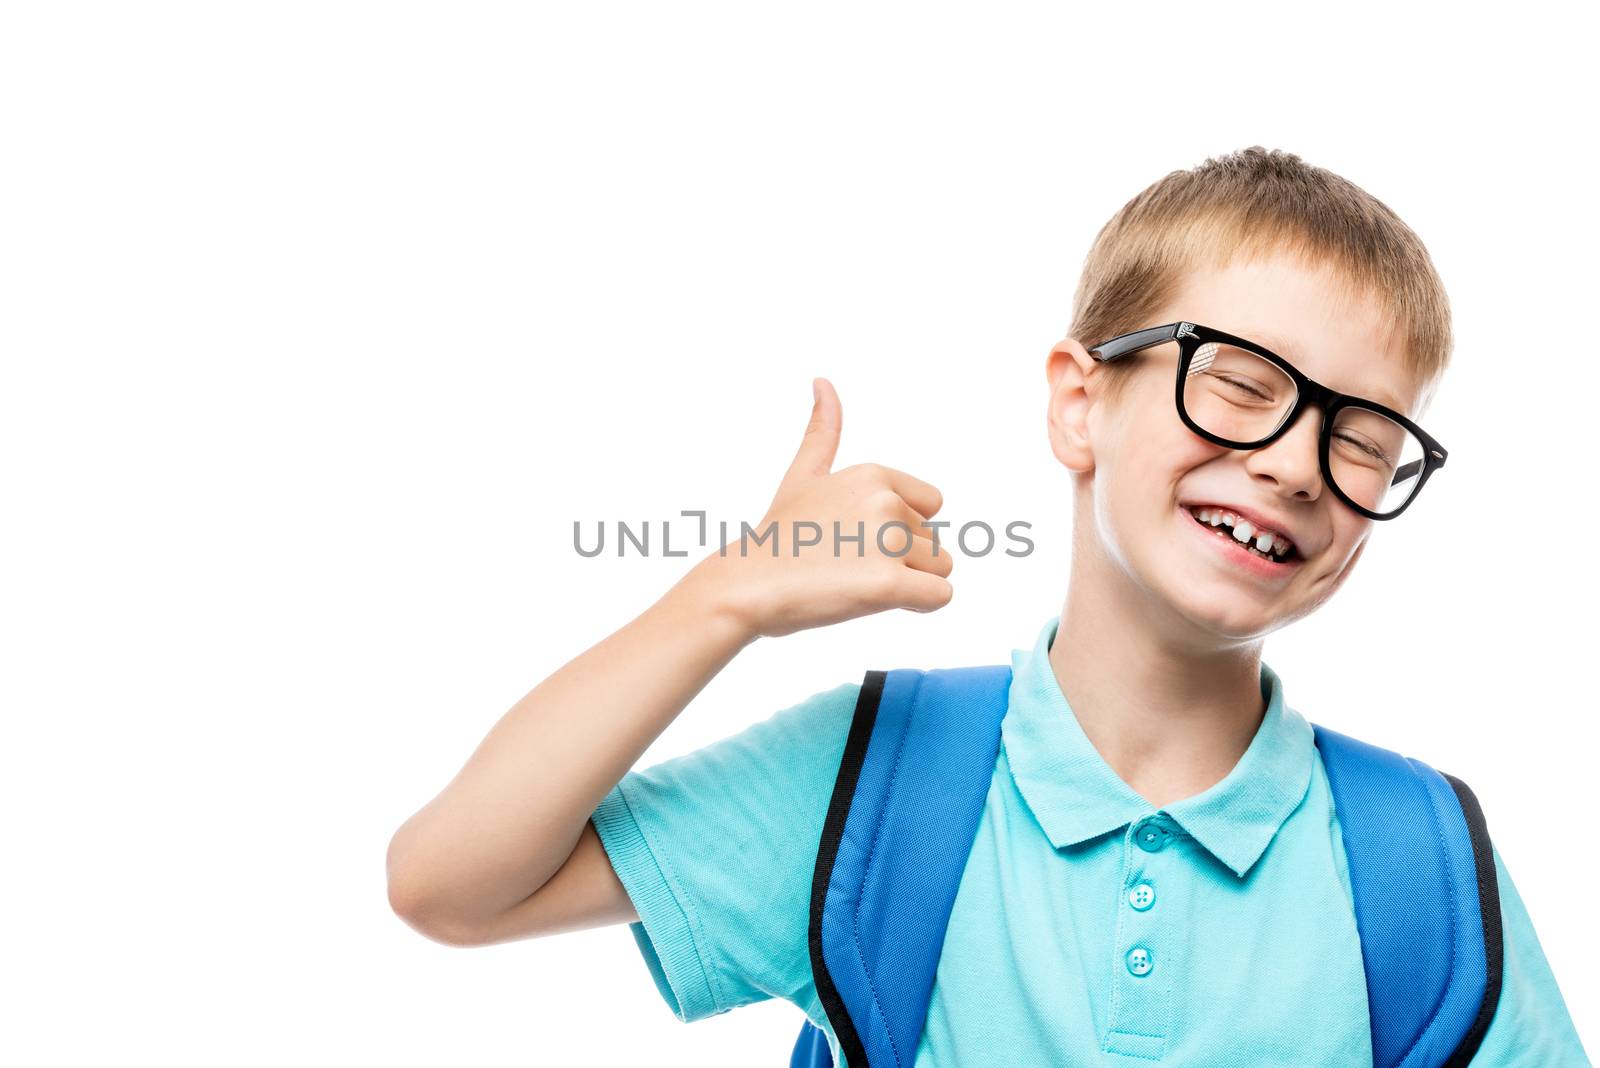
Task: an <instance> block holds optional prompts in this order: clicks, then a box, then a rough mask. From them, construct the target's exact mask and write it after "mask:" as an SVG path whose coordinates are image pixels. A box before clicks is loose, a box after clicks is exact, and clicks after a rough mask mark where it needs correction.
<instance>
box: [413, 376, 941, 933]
mask: <svg viewBox="0 0 1600 1068" xmlns="http://www.w3.org/2000/svg"><path fill="white" fill-rule="evenodd" d="M840 422H841V417H840V411H839V402H838V398H837V397H836V396H835V395H834V393H833V390H832V387H831V386H830V385H828V384H827V382H826V380H825V379H819V380H817V383H816V386H815V392H814V403H813V407H812V414H811V422H810V424H809V425H808V426H807V428H806V433H805V437H804V439H803V440H802V442H801V446H800V450H799V452H798V453H797V455H796V456H795V459H794V462H793V463H792V464H791V465H790V468H789V470H788V472H787V473H786V474H785V476H784V478H783V481H782V482H781V483H780V485H779V488H778V492H777V494H776V495H775V497H774V499H773V503H772V505H771V507H770V508H769V509H768V511H767V514H766V516H765V517H763V519H762V521H761V523H760V524H759V526H758V529H759V530H764V529H765V528H766V527H767V525H768V524H769V523H773V524H776V529H777V531H778V542H777V546H778V552H777V553H775V554H774V553H773V550H772V549H768V548H766V547H765V546H763V547H762V548H759V549H754V550H752V551H751V552H750V554H749V555H743V554H740V553H739V551H738V548H737V546H735V547H734V548H732V549H730V550H729V551H728V553H727V555H722V554H720V553H712V554H711V555H709V556H707V557H706V558H705V559H704V560H702V561H701V562H700V563H699V564H697V565H696V566H695V567H694V568H693V569H692V570H691V571H690V572H689V574H687V575H686V576H685V577H684V578H683V580H682V581H680V582H679V583H678V584H677V585H675V586H674V587H672V589H671V590H669V591H668V592H667V594H666V595H665V596H663V597H662V598H661V600H660V601H658V602H656V603H655V604H654V605H652V606H651V607H650V608H648V609H647V610H646V611H645V612H643V613H642V614H641V615H639V616H638V617H636V618H635V619H633V620H632V621H630V622H629V623H627V624H626V625H625V626H623V627H622V628H621V629H620V630H618V631H616V632H615V633H613V634H611V635H610V636H609V637H607V638H605V639H604V640H603V641H601V642H600V643H599V644H597V645H595V646H594V647H593V648H591V649H589V650H588V651H586V652H584V653H583V654H581V655H580V656H578V657H577V658H575V659H574V660H572V661H570V662H569V663H567V664H566V665H564V666H563V667H562V668H561V669H560V670H558V671H557V672H556V673H555V674H553V675H551V676H550V677H549V678H547V679H545V680H544V681H543V682H541V683H540V684H539V685H538V686H536V687H535V688H534V689H533V690H532V691H531V692H529V693H528V694H527V695H526V696H525V697H523V698H522V700H520V701H518V702H517V703H516V705H514V706H513V707H512V708H511V710H510V711H509V712H507V713H506V714H505V716H504V717H502V719H501V720H500V721H499V722H498V723H497V724H495V726H494V727H493V729H492V730H491V731H490V732H489V734H488V736H487V737H485V738H484V740H483V741H482V743H480V744H479V746H478V748H477V750H476V751H475V752H474V753H473V754H472V756H471V757H470V758H469V759H468V761H467V763H466V765H465V766H464V767H463V768H462V769H461V770H460V771H459V772H458V773H457V774H456V776H455V778H453V779H452V780H451V781H450V782H449V784H447V785H446V786H445V788H444V789H443V790H442V791H441V792H440V793H439V795H438V796H437V797H435V798H434V799H433V800H432V801H430V802H428V804H426V805H425V806H423V808H422V809H421V810H419V811H418V812H417V813H416V814H415V815H413V816H412V817H411V818H410V819H409V820H407V821H406V822H405V824H404V825H402V826H401V827H400V829H399V830H398V831H397V832H396V833H395V835H394V838H393V840H392V841H391V842H390V845H389V852H388V886H389V900H390V903H391V906H392V907H393V908H394V910H395V912H396V913H398V914H399V915H400V916H401V917H402V918H403V919H405V920H406V921H407V922H408V923H410V924H411V925H412V926H413V927H415V928H417V929H418V930H419V931H421V932H423V933H424V934H427V935H428V936H430V937H433V938H435V939H437V940H439V941H443V942H448V943H451V944H458V945H467V944H484V943H487V942H495V941H505V940H507V939H510V938H516V937H526V936H528V935H539V934H551V933H555V932H556V931H560V930H572V929H575V928H580V927H589V926H595V925H598V924H603V923H617V922H624V921H628V920H630V919H632V918H634V914H633V910H632V906H631V904H628V903H627V898H626V895H625V893H623V890H622V887H621V884H620V883H619V881H618V880H617V877H616V875H615V873H614V872H613V870H612V869H611V867H610V864H609V862H608V861H607V859H606V856H605V854H604V852H603V851H602V850H601V849H600V848H599V842H598V840H597V839H596V836H595V832H594V830H593V827H592V825H591V824H590V823H589V817H590V814H591V813H593V812H594V810H595V808H596V806H597V805H599V803H600V801H601V800H602V799H603V798H604V797H605V795H606V794H607V793H608V792H610V790H611V788H612V787H613V786H615V785H616V784H617V783H618V781H619V780H621V778H622V777H623V775H624V774H625V773H626V772H627V771H628V769H629V768H630V767H632V766H633V764H634V763H635V762H637V761H638V759H639V757H640V756H641V755H642V754H643V753H644V751H645V750H646V749H647V748H648V747H649V745H650V743H651V742H653V741H654V740H655V739H656V738H657V737H658V736H659V735H660V733H661V731H662V730H664V729H665V728H666V726H667V724H669V723H670V722H672V720H673V718H674V717H676V716H677V715H678V713H680V712H681V711H682V710H683V709H684V707H685V706H686V705H687V704H688V703H689V701H690V700H691V699H692V698H693V697H694V696H695V694H697V693H699V691H700V690H701V689H702V688H703V687H704V686H705V684H706V683H707V682H709V681H710V680H711V679H712V678H713V677H715V676H716V674H717V672H719V671H720V670H722V668H723V667H724V666H726V665H727V663H728V662H729V661H730V660H732V658H733V657H734V656H735V655H737V653H738V652H739V651H740V650H741V649H743V648H744V647H745V646H746V645H748V644H750V643H751V642H752V641H754V640H755V639H756V638H758V637H761V636H775V635H780V634H788V633H792V632H794V631H798V630H802V629H806V628H809V627H817V626H826V625H828V624H830V623H836V622H840V621H842V620H845V619H850V618H854V617H856V616H860V615H866V614H869V613H871V612H877V611H883V610H885V609H888V608H893V607H903V608H910V609H913V610H916V611H931V610H933V609H935V608H938V607H941V606H942V605H944V604H945V603H947V602H948V601H949V599H950V594H951V587H950V583H949V582H948V579H947V576H948V575H949V573H950V570H951V557H950V554H949V553H948V552H941V551H938V550H937V549H936V548H935V547H934V546H933V544H932V541H931V539H929V538H927V537H924V536H921V535H918V536H917V537H915V538H914V539H913V543H912V546H911V548H910V551H908V552H907V553H905V554H904V555H901V556H894V555H889V554H886V553H884V552H882V551H880V550H879V549H878V547H877V545H876V539H875V537H874V532H875V531H876V530H877V528H878V527H879V526H881V525H882V524H885V523H889V522H891V521H898V522H903V523H906V524H907V526H909V527H910V528H911V529H912V530H917V529H919V524H920V523H921V522H922V521H923V520H924V519H926V518H928V517H930V516H932V515H933V514H934V513H935V512H936V511H937V510H938V508H939V507H940V504H941V499H940V496H939V491H938V490H937V489H935V488H934V487H933V486H931V485H929V484H928V483H926V482H923V481H921V480H920V479H916V478H913V477H912V476H910V475H907V474H904V473H903V472H899V471H895V470H893V469H891V468H885V467H880V466H878V465H875V464H863V465H857V466H855V467H850V468H846V469H844V470H841V471H837V472H833V471H830V468H831V467H832V464H833V457H834V454H835V452H836V451H837V447H838V440H839V427H840ZM833 521H838V522H839V523H840V525H841V528H842V529H843V530H844V531H845V532H851V531H854V530H855V529H856V524H857V523H863V524H864V525H865V529H866V530H867V532H868V533H867V536H866V538H865V539H864V545H863V546H862V550H861V555H859V556H858V555H857V554H856V553H855V552H853V551H850V550H851V548H853V547H854V546H853V544H852V545H851V546H850V548H846V549H845V550H844V551H843V552H842V553H840V554H838V555H835V554H834V553H833V551H832V544H831V539H829V538H826V537H825V538H824V539H823V540H822V543H821V544H818V545H815V546H810V547H806V546H803V545H796V544H792V538H791V532H792V531H793V524H795V523H803V522H814V523H818V524H820V525H821V526H822V528H823V529H824V530H825V531H831V524H832V522H833ZM887 540H888V541H889V543H890V545H891V547H896V543H895V540H894V538H893V536H892V535H891V536H889V538H888V539H887ZM802 550H803V551H802ZM769 554H770V555H769Z"/></svg>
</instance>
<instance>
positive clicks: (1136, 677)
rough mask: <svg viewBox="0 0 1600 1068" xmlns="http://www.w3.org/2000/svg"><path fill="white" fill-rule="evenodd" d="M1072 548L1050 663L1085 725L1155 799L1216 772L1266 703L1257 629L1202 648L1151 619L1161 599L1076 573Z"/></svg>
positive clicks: (1244, 744) (1193, 789)
mask: <svg viewBox="0 0 1600 1068" xmlns="http://www.w3.org/2000/svg"><path fill="white" fill-rule="evenodd" d="M1075 558H1076V559H1075V562H1074V564H1073V568H1072V571H1073V579H1072V581H1071V583H1070V585H1069V589H1068V593H1067V599H1066V604H1065V606H1064V607H1063V608H1062V612H1061V623H1060V626H1059V628H1058V629H1057V631H1056V636H1055V640H1054V641H1053V642H1052V643H1051V646H1050V665H1051V668H1052V669H1053V670H1054V672H1055V676H1056V681H1057V683H1058V684H1059V685H1060V687H1061V692H1062V694H1063V695H1064V696H1065V697H1066V699H1067V704H1068V705H1070V706H1071V708H1072V712H1073V714H1074V715H1075V716H1076V717H1077V720H1078V723H1079V724H1080V725H1081V726H1082V728H1083V732H1084V734H1085V735H1086V736H1087V737H1088V739H1089V741H1090V742H1091V743H1092V744H1093V745H1094V747H1095V749H1096V750H1097V751H1098V752H1099V753H1100V756H1101V758H1102V759H1104V760H1105V762H1106V763H1107V764H1108V765H1110V767H1111V769H1112V770H1113V771H1115V772H1116V773H1117V776H1118V777H1119V778H1121V779H1122V781H1124V782H1126V783H1127V784H1128V785H1129V786H1130V787H1132V788H1133V789H1134V790H1135V791H1136V792H1138V794H1139V795H1140V796H1141V797H1143V798H1144V799H1145V800H1146V801H1149V802H1150V804H1151V806H1152V807H1154V808H1162V807H1165V806H1167V805H1170V804H1172V803H1173V802H1175V801H1180V800H1182V799H1184V798H1186V797H1190V796H1192V795H1194V794H1198V793H1200V792H1202V791H1204V790H1206V789H1207V788H1209V787H1211V786H1212V785H1214V784H1216V783H1217V782H1219V781H1221V780H1222V779H1223V778H1224V777H1225V776H1226V775H1227V774H1228V772H1229V771H1231V770H1233V767H1234V765H1235V764H1237V763H1238V762H1239V758H1240V757H1241V756H1243V755H1244V752H1245V750H1246V749H1248V748H1249V747H1250V742H1251V740H1252V739H1253V738H1254V737H1255V733H1256V729H1257V728H1258V727H1259V726H1260V725H1261V718H1262V715H1263V714H1264V713H1265V711H1266V701H1265V700H1264V699H1263V698H1262V696H1261V682H1260V670H1261V667H1260V665H1261V642H1260V639H1256V640H1255V641H1252V642H1249V643H1244V644H1236V645H1232V646H1226V647H1209V648H1207V647H1196V646H1195V645H1194V644H1193V643H1192V641H1188V642H1186V641H1185V640H1184V639H1183V636H1181V635H1174V634H1168V633H1164V632H1163V631H1162V629H1161V628H1160V627H1152V626H1151V620H1152V619H1153V618H1157V619H1158V618H1162V617H1163V616H1164V615H1165V614H1167V613H1170V608H1163V606H1157V605H1154V604H1151V603H1150V602H1149V599H1148V597H1143V598H1141V597H1140V596H1139V594H1138V593H1137V592H1135V591H1133V590H1130V589H1129V588H1128V587H1127V585H1126V584H1120V585H1118V586H1117V587H1116V588H1112V584H1110V583H1097V582H1094V581H1092V580H1090V579H1091V576H1090V575H1087V574H1082V575H1080V573H1079V571H1080V569H1079V566H1078V563H1077V562H1076V561H1077V559H1082V558H1083V557H1082V556H1079V555H1078V554H1075ZM1085 580H1090V581H1085Z"/></svg>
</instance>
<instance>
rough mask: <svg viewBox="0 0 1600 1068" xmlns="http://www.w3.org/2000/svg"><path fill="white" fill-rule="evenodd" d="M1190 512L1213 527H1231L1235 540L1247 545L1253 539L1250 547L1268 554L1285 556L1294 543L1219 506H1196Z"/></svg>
mask: <svg viewBox="0 0 1600 1068" xmlns="http://www.w3.org/2000/svg"><path fill="white" fill-rule="evenodd" d="M1190 514H1192V515H1193V516H1194V517H1195V518H1197V519H1199V520H1200V521H1201V522H1202V523H1206V524H1208V525H1210V526H1213V527H1221V526H1228V527H1231V528H1232V531H1231V533H1232V534H1233V537H1234V539H1235V540H1236V541H1240V542H1243V543H1244V544H1246V545H1249V544H1250V543H1251V541H1252V539H1253V540H1254V542H1255V544H1254V546H1252V547H1253V548H1255V549H1257V550H1259V551H1260V552H1262V553H1265V554H1267V555H1270V556H1280V557H1281V556H1286V555H1287V554H1288V553H1289V550H1290V549H1292V548H1293V547H1294V543H1293V542H1291V541H1290V540H1289V539H1288V538H1286V537H1285V536H1284V535H1282V534H1278V533H1275V532H1273V531H1270V530H1261V529H1260V528H1259V527H1257V526H1256V525H1255V524H1254V523H1251V522H1250V521H1249V520H1245V519H1240V518H1239V516H1238V515H1236V514H1235V513H1233V512H1229V511H1226V510H1224V509H1221V508H1196V509H1192V510H1191V513H1190Z"/></svg>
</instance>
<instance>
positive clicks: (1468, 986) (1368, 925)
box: [1313, 725, 1503, 1068]
mask: <svg viewBox="0 0 1600 1068" xmlns="http://www.w3.org/2000/svg"><path fill="white" fill-rule="evenodd" d="M1313 733H1314V735H1315V737H1316V743H1317V748H1318V750H1319V751H1320V752H1321V754H1322V763H1323V766H1324V768H1325V769H1326V770H1327V773H1328V785H1329V787H1330V789H1331V790H1332V793H1333V805H1334V811H1335V812H1336V813H1337V814H1338V817H1339V828H1340V832H1341V834H1342V836H1343V838H1344V849H1345V856H1346V858H1347V860H1348V862H1349V872H1350V890H1351V896H1352V898H1353V903H1354V906H1355V917H1356V926H1357V928H1358V930H1359V933H1360V937H1361V957H1362V966H1363V968H1364V969H1365V971H1366V978H1367V1001H1368V1006H1369V1009H1370V1012H1371V1017H1372V1059H1373V1065H1374V1068H1440V1066H1446V1068H1456V1066H1464V1065H1466V1064H1467V1063H1468V1062H1469V1061H1471V1059H1472V1055H1473V1054H1474V1053H1476V1052H1477V1049H1478V1045H1479V1043H1481V1042H1482V1041H1483V1036H1484V1033H1485V1032H1486V1031H1487V1030H1488V1029H1489V1021H1490V1020H1491V1019H1493V1017H1494V1011H1495V1007H1496V1005H1497V1004H1498V1003H1499V1000H1500V980H1501V970H1502V958H1503V943H1502V940H1501V928H1500V894H1499V883H1498V880H1497V879H1496V876H1495V867H1494V855H1493V852H1492V850H1491V846H1490V842H1489V830H1488V826H1487V824H1486V823H1485V822H1484V818H1483V810H1482V809H1481V808H1480V807H1479V805H1478V800H1477V798H1476V797H1475V796H1473V793H1472V791H1471V790H1469V789H1468V788H1467V785H1466V783H1464V782H1462V781H1461V780H1460V779H1457V778H1455V777H1453V776H1450V775H1442V774H1440V773H1439V772H1437V771H1435V770H1434V769H1433V768H1431V767H1429V766H1428V765H1427V764H1424V763H1423V762H1422V761H1420V760H1414V759H1410V758H1408V757H1403V756H1401V755H1400V754H1399V753H1395V752H1391V751H1390V750H1387V749H1380V748H1379V747H1377V746H1374V745H1369V744H1367V743H1366V742H1361V741H1357V740H1356V739H1354V738H1351V737H1349V736H1347V735H1344V734H1340V733H1339V732H1337V731H1332V730H1329V729H1327V728H1326V727H1322V726H1318V725H1313Z"/></svg>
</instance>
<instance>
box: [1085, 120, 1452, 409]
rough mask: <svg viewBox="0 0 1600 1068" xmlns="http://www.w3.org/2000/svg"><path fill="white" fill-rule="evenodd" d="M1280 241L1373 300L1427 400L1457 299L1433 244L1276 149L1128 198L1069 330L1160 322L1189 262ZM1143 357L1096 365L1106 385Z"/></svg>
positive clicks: (1104, 238) (1101, 332)
mask: <svg viewBox="0 0 1600 1068" xmlns="http://www.w3.org/2000/svg"><path fill="white" fill-rule="evenodd" d="M1276 251H1285V252H1289V253H1291V254H1298V255H1299V256H1301V257H1303V258H1304V259H1306V260H1308V261H1311V262H1325V263H1327V264H1329V265H1331V266H1332V267H1333V268H1335V269H1336V270H1337V271H1338V272H1339V273H1340V274H1342V275H1343V276H1344V277H1345V278H1346V279H1347V280H1348V281H1349V282H1350V283H1351V284H1352V285H1353V286H1354V287H1355V288H1356V290H1357V291H1358V292H1362V293H1367V294H1371V295H1372V296H1373V297H1375V298H1376V299H1377V300H1378V302H1379V303H1380V305H1381V306H1382V307H1383V308H1384V310H1385V311H1386V312H1387V314H1388V316H1389V318H1390V320H1391V322H1392V323H1393V325H1394V326H1395V327H1396V328H1397V330H1398V331H1399V334H1398V336H1399V337H1400V338H1401V339H1402V340H1403V343H1404V344H1403V349H1404V353H1405V369H1406V371H1407V373H1408V375H1409V376H1410V379H1411V382H1412V384H1413V385H1415V386H1416V387H1417V390H1418V394H1417V395H1418V397H1419V398H1420V399H1422V405H1423V406H1425V405H1426V402H1427V399H1430V398H1431V394H1432V391H1433V389H1434V388H1435V386H1436V385H1437V383H1438V380H1439V378H1440V376H1441V375H1443V373H1444V370H1445V367H1446V366H1447V365H1448V363H1449V360H1450V347H1451V331H1450V303H1449V300H1448V298H1447V297H1446V296H1445V292H1444V284H1443V283H1442V282H1441V281H1440V280H1439V275H1438V273H1437V272H1436V271H1435V270H1434V267H1433V261H1432V260H1431V259H1430V258H1429V256H1428V250H1427V249H1426V248H1425V247H1423V244H1422V241H1421V240H1420V239H1419V238H1418V237H1417V235H1416V234H1415V233H1413V232H1412V230H1411V228H1410V227H1409V226H1407V225H1406V224H1405V223H1404V222H1402V221H1401V220H1400V217H1399V216H1398V215H1396V214H1395V213H1394V212H1393V211H1391V210H1390V209H1389V208H1388V207H1387V206H1386V205H1385V204H1383V203H1382V202H1381V201H1379V200H1378V199H1377V198H1376V197H1374V196H1373V195H1372V194H1370V193H1368V192H1366V191H1365V190H1364V189H1362V188H1361V187H1359V186H1357V185H1356V184H1355V183H1353V182H1351V181H1349V180H1347V179H1344V178H1341V177H1339V176H1338V175H1337V174H1334V173H1333V172H1331V171H1328V170H1324V169H1323V168H1321V167H1314V166H1312V165H1311V164H1309V163H1306V162H1305V161H1304V160H1302V159H1301V158H1300V157H1299V156H1296V155H1294V154H1292V153H1289V152H1283V151H1280V150H1276V149H1274V150H1272V151H1268V150H1267V149H1264V148H1261V147H1259V146H1256V147H1253V148H1246V149H1242V150H1240V151H1238V152H1233V153H1230V154H1228V155H1226V156H1218V157H1215V158H1212V159H1208V160H1206V161H1205V162H1204V163H1202V164H1200V165H1199V166H1198V167H1194V168H1192V169H1190V170H1186V171H1173V172H1172V173H1171V174H1169V175H1167V176H1166V177H1165V178H1162V179H1161V180H1160V181H1158V182H1156V183H1155V184H1154V185H1152V186H1150V187H1149V188H1148V189H1146V190H1145V191H1144V192H1142V193H1140V194H1139V195H1138V196H1136V197H1134V198H1133V199H1132V200H1130V201H1128V203H1127V204H1125V205H1123V206H1122V209H1121V210H1120V211H1118V212H1117V213H1116V214H1115V215H1113V216H1112V217H1111V220H1110V221H1109V222H1107V223H1106V225H1105V226H1104V227H1103V228H1102V229H1101V231H1100V233H1099V236H1097V237H1096V238H1095V242H1094V246H1093V247H1092V248H1091V249H1090V250H1089V255H1088V258H1087V259H1086V260H1085V261H1084V265H1083V274H1082V275H1081V277H1080V278H1079V281H1078V291H1077V295H1076V296H1075V298H1074V299H1073V315H1072V327H1071V329H1070V333H1071V335H1072V336H1073V337H1075V338H1077V339H1078V340H1079V341H1080V342H1082V343H1083V344H1084V345H1085V346H1088V347H1093V346H1095V345H1097V344H1100V343H1101V342H1104V341H1107V340H1109V339H1110V338H1112V337H1114V336H1116V335H1117V334H1121V333H1126V332H1128V331H1130V330H1138V329H1141V328H1143V327H1147V326H1157V325H1160V324H1158V323H1153V322H1147V321H1146V319H1147V317H1148V316H1149V315H1150V314H1151V313H1153V312H1155V311H1156V310H1157V309H1158V308H1160V307H1161V306H1162V305H1163V304H1165V303H1166V302H1167V300H1168V299H1170V298H1171V296H1172V294H1173V293H1174V292H1175V291H1176V290H1177V288H1178V286H1179V284H1180V283H1181V281H1182V280H1183V277H1184V275H1185V274H1186V272H1188V271H1189V270H1192V269H1193V268H1195V267H1199V266H1203V265H1214V266H1221V265H1223V264H1225V263H1227V262H1228V261H1230V260H1232V259H1234V258H1236V257H1239V256H1243V257H1250V256H1256V255H1262V254H1266V253H1271V252H1276ZM1136 363H1137V361H1131V360H1128V361H1124V360H1117V361H1113V362H1111V363H1106V364H1102V365H1100V367H1101V370H1102V371H1103V372H1107V373H1106V375H1105V378H1106V380H1107V382H1106V385H1107V392H1108V394H1109V395H1115V394H1117V393H1119V392H1120V391H1121V389H1122V387H1123V384H1124V383H1125V382H1126V380H1127V377H1128V376H1127V375H1126V374H1125V373H1122V372H1123V371H1124V370H1125V369H1131V366H1133V365H1136Z"/></svg>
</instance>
